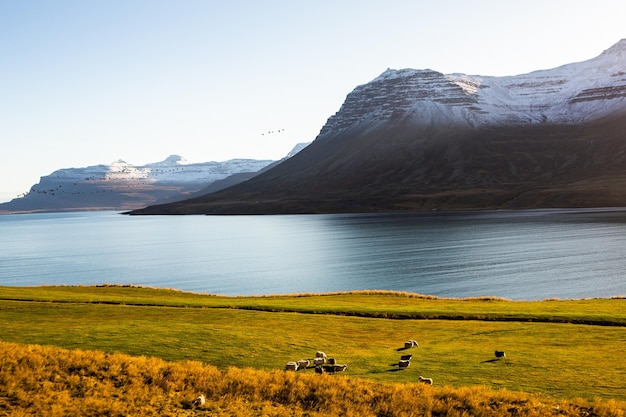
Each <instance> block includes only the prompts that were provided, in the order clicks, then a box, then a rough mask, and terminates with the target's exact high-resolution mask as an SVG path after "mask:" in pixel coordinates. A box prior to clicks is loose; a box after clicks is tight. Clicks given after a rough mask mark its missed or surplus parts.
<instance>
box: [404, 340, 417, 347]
mask: <svg viewBox="0 0 626 417" xmlns="http://www.w3.org/2000/svg"><path fill="white" fill-rule="evenodd" d="M412 347H419V344H418V343H417V340H407V341H406V342H404V348H405V349H410V348H412Z"/></svg>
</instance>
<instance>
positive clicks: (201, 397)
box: [193, 394, 206, 406]
mask: <svg viewBox="0 0 626 417" xmlns="http://www.w3.org/2000/svg"><path fill="white" fill-rule="evenodd" d="M205 402H206V398H205V397H204V395H202V394H200V395H198V396H197V397H196V399H195V400H193V405H195V406H200V405H203V404H204V403H205Z"/></svg>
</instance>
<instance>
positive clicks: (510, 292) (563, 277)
mask: <svg viewBox="0 0 626 417" xmlns="http://www.w3.org/2000/svg"><path fill="white" fill-rule="evenodd" d="M625 273H626V210H619V209H604V210H528V211H480V212H447V213H440V212H433V213H410V214H336V215H284V216H283V215H280V216H145V217H144V216H136V217H135V216H123V215H120V214H117V213H113V212H91V213H55V214H24V215H6V216H0V285H10V286H16V285H61V284H63V285H78V284H85V285H88V284H105V283H109V284H113V283H115V284H136V285H146V286H154V287H166V288H177V289H181V290H186V291H195V292H205V293H216V294H224V295H260V294H285V293H303V292H315V293H319V292H330V291H348V290H366V289H370V290H373V289H381V290H397V291H409V292H416V293H421V294H433V295H437V296H445V297H474V296H498V297H506V298H511V299H526V300H533V299H544V298H550V297H558V298H585V297H611V296H616V295H626V277H625V275H624V274H625Z"/></svg>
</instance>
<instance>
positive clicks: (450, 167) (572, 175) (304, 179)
mask: <svg viewBox="0 0 626 417" xmlns="http://www.w3.org/2000/svg"><path fill="white" fill-rule="evenodd" d="M494 53H497V51H494ZM598 206H626V39H623V40H621V41H619V42H618V43H617V44H615V45H614V46H612V47H611V48H609V49H607V50H606V51H604V52H603V53H602V54H600V55H599V56H597V57H596V58H593V59H590V60H587V61H584V62H578V63H571V64H567V65H563V66H561V67H558V68H554V69H549V70H541V71H535V72H532V73H529V74H524V75H517V76H507V77H490V76H478V75H464V74H442V73H440V72H437V71H432V70H415V69H402V70H391V69H388V70H386V71H385V72H383V73H382V74H381V75H380V76H379V77H377V78H375V79H374V80H372V81H371V82H369V83H367V84H365V85H361V86H358V87H356V88H355V89H354V90H353V91H352V92H351V93H350V94H349V95H348V96H347V97H346V100H345V102H344V103H343V105H342V106H341V108H340V109H339V111H338V112H337V113H336V114H335V115H333V116H331V117H330V118H329V119H328V121H327V123H326V124H325V125H324V126H323V127H322V129H321V131H320V134H319V135H318V136H317V138H316V139H315V141H314V142H313V143H312V144H311V145H310V146H308V147H307V148H306V149H304V150H303V151H302V152H300V153H298V154H297V155H296V156H294V157H293V158H290V159H288V160H285V161H283V162H282V163H280V164H278V165H276V166H274V167H273V168H271V169H269V170H266V171H265V172H263V173H262V174H260V175H257V176H255V177H254V178H252V179H250V180H248V181H246V182H243V183H240V184H237V185H234V186H232V187H229V188H227V189H224V190H221V191H218V192H215V193H212V194H208V195H205V196H200V197H196V198H192V199H188V200H184V201H180V202H176V203H171V204H163V205H155V206H151V207H147V208H145V209H141V210H136V211H133V212H132V214H224V213H233V214H246V213H257V214H259V213H328V212H377V211H396V210H433V209H474V208H481V209H482V208H536V207H598Z"/></svg>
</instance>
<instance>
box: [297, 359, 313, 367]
mask: <svg viewBox="0 0 626 417" xmlns="http://www.w3.org/2000/svg"><path fill="white" fill-rule="evenodd" d="M310 364H311V361H310V360H308V359H301V360H299V361H298V369H306V368H308V367H309V365H310Z"/></svg>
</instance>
